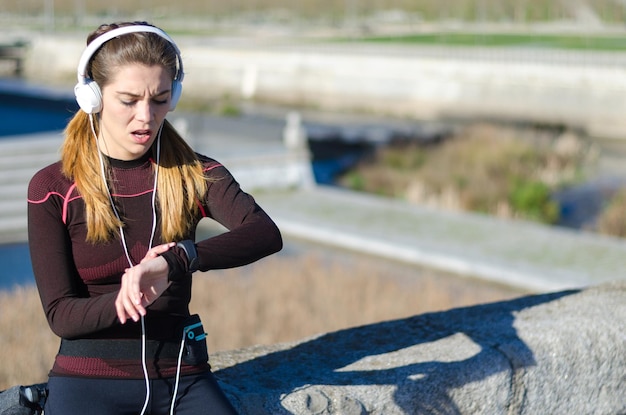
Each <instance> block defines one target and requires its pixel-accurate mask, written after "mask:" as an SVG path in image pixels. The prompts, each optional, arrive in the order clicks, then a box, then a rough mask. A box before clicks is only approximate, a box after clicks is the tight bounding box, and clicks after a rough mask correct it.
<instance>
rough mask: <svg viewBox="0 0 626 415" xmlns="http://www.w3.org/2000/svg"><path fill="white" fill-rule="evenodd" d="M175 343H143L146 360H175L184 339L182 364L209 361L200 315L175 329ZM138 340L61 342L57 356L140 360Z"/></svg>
mask: <svg viewBox="0 0 626 415" xmlns="http://www.w3.org/2000/svg"><path fill="white" fill-rule="evenodd" d="M178 333H180V337H179V340H177V341H176V340H173V341H166V340H146V358H148V359H178V356H179V353H180V347H181V341H182V337H183V336H184V343H185V344H184V349H183V355H182V358H183V361H184V362H185V363H186V364H188V365H192V366H197V365H200V364H203V363H207V362H208V361H209V353H208V350H207V345H206V333H205V332H204V327H203V326H202V322H201V321H200V316H198V315H197V314H194V315H192V316H190V317H188V318H187V319H185V320H184V321H183V322H182V324H181V326H180V327H179V331H178ZM141 348H142V345H141V339H76V340H68V339H61V347H60V348H59V354H60V355H62V356H71V357H97V358H101V359H116V360H137V359H141V357H142V356H141Z"/></svg>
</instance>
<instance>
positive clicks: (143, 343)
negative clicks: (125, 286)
mask: <svg viewBox="0 0 626 415" xmlns="http://www.w3.org/2000/svg"><path fill="white" fill-rule="evenodd" d="M89 125H90V126H91V132H92V134H93V136H94V138H95V139H96V147H97V148H98V157H99V160H100V172H101V174H102V180H103V181H104V186H105V188H106V189H107V196H108V197H109V202H110V204H111V207H112V208H113V213H114V214H115V217H116V218H117V220H118V221H120V222H122V218H121V217H120V215H119V213H118V211H117V208H116V207H115V203H114V202H113V196H112V195H111V190H110V189H109V184H108V181H107V179H106V171H105V168H104V157H103V156H102V151H101V150H100V142H99V141H98V136H97V134H96V129H95V127H94V123H93V115H92V114H89ZM162 130H163V123H161V126H160V127H159V131H158V133H157V143H156V145H157V155H156V168H155V171H154V185H153V190H152V231H151V232H150V241H149V243H148V249H152V244H153V243H154V235H155V233H156V225H157V217H156V192H157V183H158V177H159V165H160V161H161V131H162ZM119 231H120V239H121V241H122V246H123V248H124V254H125V255H126V260H127V261H128V264H129V265H130V267H131V268H132V267H133V266H134V265H133V261H132V260H131V259H130V253H129V251H128V247H127V245H126V235H125V234H124V228H123V227H122V226H121V225H120V227H119ZM183 340H184V337H183ZM181 354H182V347H181ZM179 362H180V359H179ZM141 366H142V369H143V375H144V380H145V382H146V399H145V401H144V404H143V408H142V410H141V414H140V415H144V414H145V412H146V408H147V407H148V403H149V401H150V378H149V376H148V368H147V366H146V324H145V320H144V316H143V315H142V316H141ZM179 368H180V363H179ZM179 370H180V369H177V373H178V371H179ZM176 387H177V388H178V381H177V385H176ZM172 410H173V404H172Z"/></svg>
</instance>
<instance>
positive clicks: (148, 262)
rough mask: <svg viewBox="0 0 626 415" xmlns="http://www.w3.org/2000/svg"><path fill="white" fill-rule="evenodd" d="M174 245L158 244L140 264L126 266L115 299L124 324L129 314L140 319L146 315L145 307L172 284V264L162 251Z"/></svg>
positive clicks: (132, 317) (118, 313)
mask: <svg viewBox="0 0 626 415" xmlns="http://www.w3.org/2000/svg"><path fill="white" fill-rule="evenodd" d="M175 245H176V244H175V243H173V242H171V243H168V244H163V245H158V246H155V247H153V248H151V249H150V250H149V251H148V252H147V253H146V256H145V257H144V258H143V259H142V260H141V262H140V263H139V264H137V265H135V266H134V267H131V268H128V269H126V272H125V273H124V275H123V276H122V282H121V286H120V291H119V293H118V295H117V299H116V300H115V309H116V311H117V316H118V318H119V319H120V322H121V323H122V324H124V323H126V321H127V320H128V319H129V318H130V319H132V320H133V321H139V317H140V316H145V315H146V307H147V306H149V305H150V304H152V303H153V302H154V301H155V300H156V299H157V298H159V297H160V296H161V294H163V292H164V291H165V290H166V289H167V287H169V285H170V282H169V281H168V278H167V276H168V273H169V266H168V264H167V261H165V259H164V258H163V257H161V256H160V255H161V254H162V253H164V252H166V251H168V250H169V249H170V248H172V247H173V246H175Z"/></svg>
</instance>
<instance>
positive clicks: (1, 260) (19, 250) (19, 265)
mask: <svg viewBox="0 0 626 415" xmlns="http://www.w3.org/2000/svg"><path fill="white" fill-rule="evenodd" d="M0 264H2V268H0V290H10V289H12V288H14V287H15V286H17V285H29V284H34V283H35V277H34V276H33V269H32V267H31V265H30V253H29V252H28V244H26V243H21V244H10V245H0Z"/></svg>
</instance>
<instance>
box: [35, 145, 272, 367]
mask: <svg viewBox="0 0 626 415" xmlns="http://www.w3.org/2000/svg"><path fill="white" fill-rule="evenodd" d="M201 161H202V163H203V166H204V171H205V176H206V177H207V183H208V192H207V194H206V197H205V198H204V200H201V201H199V202H200V206H201V209H200V212H199V214H198V215H197V216H196V217H193V218H189V220H190V221H192V222H193V225H194V226H193V227H192V229H193V230H192V232H191V233H190V234H189V235H186V237H185V238H183V239H191V240H195V228H196V226H197V224H198V223H199V221H200V220H201V219H203V218H205V217H206V218H210V219H213V220H215V221H217V222H219V223H220V224H222V225H223V226H224V227H225V228H226V229H227V231H226V232H224V233H222V234H220V235H217V236H214V237H211V238H209V239H205V240H202V241H199V242H198V243H197V244H196V247H197V251H198V258H199V270H200V271H208V270H212V269H223V268H231V267H238V266H242V265H246V264H249V263H251V262H254V261H256V260H258V259H260V258H263V257H265V256H267V255H270V254H272V253H275V252H277V251H279V250H280V249H281V248H282V239H281V235H280V232H279V230H278V228H277V226H276V225H275V223H274V222H273V221H272V220H271V219H270V217H269V216H268V215H267V214H266V213H265V212H264V211H263V209H261V207H259V205H258V204H257V203H256V202H255V200H254V198H253V197H252V196H251V195H249V194H247V193H245V192H244V191H242V189H241V188H240V186H239V184H238V183H237V181H236V180H235V179H234V178H233V176H232V175H231V174H230V172H229V171H228V170H227V169H226V168H225V167H224V166H222V165H221V164H220V163H218V162H216V161H215V160H212V159H210V158H206V157H201ZM110 164H111V167H112V170H113V175H112V176H113V177H114V180H115V183H114V186H113V189H112V195H113V198H114V200H115V203H116V206H117V208H118V211H119V213H120V216H121V217H122V218H123V221H124V224H125V227H124V236H125V240H126V245H127V248H128V252H129V255H130V258H131V261H132V262H133V263H134V264H137V263H139V262H140V261H141V259H142V258H143V257H144V256H145V254H146V252H147V251H148V249H149V248H150V247H149V246H148V245H149V240H150V235H151V232H152V193H153V186H154V172H153V168H152V164H151V161H150V160H149V159H148V158H147V157H144V158H142V159H139V160H134V161H120V160H114V159H110ZM157 191H158V190H157ZM157 216H158V215H157ZM159 225H160V224H159ZM159 225H158V226H157V227H156V233H155V237H154V242H153V245H158V244H161V243H166V242H170V241H163V240H162V239H161V234H160V226H159ZM86 234H87V229H86V222H85V205H84V203H83V199H82V197H81V196H80V194H79V193H78V191H77V189H76V186H75V183H73V182H72V180H69V179H68V178H66V177H65V176H63V175H62V173H61V165H60V162H57V163H55V164H52V165H50V166H48V167H46V168H44V169H42V170H40V171H39V172H38V173H36V174H35V175H34V177H33V178H32V180H31V182H30V184H29V188H28V238H29V245H30V255H31V261H32V266H33V272H34V275H35V280H36V283H37V287H38V290H39V294H40V297H41V302H42V305H43V308H44V312H45V315H46V318H47V320H48V323H49V325H50V327H51V329H52V330H53V332H54V333H56V334H57V335H58V336H59V337H61V338H64V339H84V338H87V339H139V338H140V335H141V326H140V324H139V323H133V322H132V321H131V322H127V323H126V324H124V325H122V324H121V323H120V322H119V320H118V318H117V313H116V309H115V305H114V303H115V299H116V297H117V294H118V291H119V288H120V281H121V277H122V275H123V274H124V270H125V269H126V268H128V266H129V263H128V259H127V257H126V254H125V251H124V248H123V246H122V243H121V239H120V237H117V238H116V239H114V240H111V241H110V242H108V243H99V244H93V243H90V242H86ZM163 256H164V257H165V258H166V260H167V262H168V264H169V266H170V276H173V278H171V279H172V283H171V285H170V286H169V288H168V289H167V290H166V291H165V292H164V293H163V294H162V295H161V296H160V297H159V298H158V299H157V300H156V301H155V302H154V303H153V304H151V305H150V306H149V307H148V312H147V315H146V317H145V325H146V336H147V337H148V338H149V339H153V340H168V341H169V340H176V339H178V337H179V333H178V332H177V327H178V326H179V325H180V323H181V321H182V320H183V319H184V318H185V317H187V316H189V307H188V306H189V302H190V299H191V283H192V277H191V274H189V273H188V268H187V267H188V263H187V262H188V261H187V256H186V254H185V253H184V251H183V250H182V249H181V248H178V247H175V248H172V249H171V250H170V251H168V252H167V253H165V254H164V255H163ZM209 335H210V334H209ZM58 359H59V357H58V356H57V360H58ZM136 363H137V366H136V367H134V368H132V369H128V371H127V372H128V377H140V375H141V369H140V363H141V362H136ZM64 365H65V366H64V367H60V366H59V362H58V361H57V362H56V364H55V367H54V368H53V371H52V374H54V373H55V371H56V373H60V374H72V375H78V376H80V375H85V374H86V373H81V370H82V371H83V372H84V370H83V369H81V368H78V367H66V366H67V362H65V363H64ZM70 366H71V364H70ZM90 370H96V372H97V368H96V369H94V368H91V369H90ZM124 373H126V372H124ZM90 375H93V376H98V375H102V374H99V373H91V374H90Z"/></svg>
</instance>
